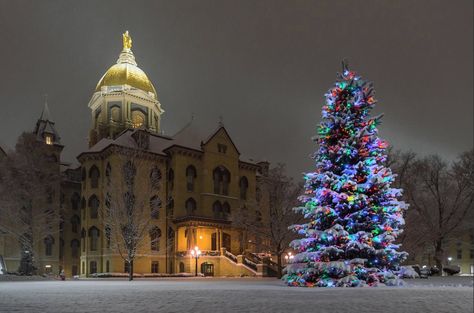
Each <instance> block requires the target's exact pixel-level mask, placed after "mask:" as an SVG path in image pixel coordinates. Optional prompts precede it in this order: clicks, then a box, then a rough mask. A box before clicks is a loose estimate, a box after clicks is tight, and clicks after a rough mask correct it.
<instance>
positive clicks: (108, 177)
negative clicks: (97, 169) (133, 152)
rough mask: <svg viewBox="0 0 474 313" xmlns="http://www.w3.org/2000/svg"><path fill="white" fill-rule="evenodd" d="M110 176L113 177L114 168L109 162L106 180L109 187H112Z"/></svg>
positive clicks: (106, 168)
mask: <svg viewBox="0 0 474 313" xmlns="http://www.w3.org/2000/svg"><path fill="white" fill-rule="evenodd" d="M110 175H112V167H111V166H110V163H109V162H107V166H106V167H105V179H106V180H107V185H110V181H111V180H110Z"/></svg>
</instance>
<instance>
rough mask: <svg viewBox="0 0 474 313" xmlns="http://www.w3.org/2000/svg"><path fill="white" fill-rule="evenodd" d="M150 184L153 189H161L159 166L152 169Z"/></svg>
mask: <svg viewBox="0 0 474 313" xmlns="http://www.w3.org/2000/svg"><path fill="white" fill-rule="evenodd" d="M150 184H151V188H152V190H153V191H158V190H160V184H161V171H160V169H159V168H158V166H154V167H153V168H152V169H151V171H150Z"/></svg>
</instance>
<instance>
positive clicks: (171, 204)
mask: <svg viewBox="0 0 474 313" xmlns="http://www.w3.org/2000/svg"><path fill="white" fill-rule="evenodd" d="M167 207H168V212H167V214H168V217H173V215H174V199H173V197H169V198H168V206H167Z"/></svg>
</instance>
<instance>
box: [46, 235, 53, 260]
mask: <svg viewBox="0 0 474 313" xmlns="http://www.w3.org/2000/svg"><path fill="white" fill-rule="evenodd" d="M53 244H54V238H53V236H51V235H48V236H47V237H46V238H44V248H45V251H44V255H46V256H52V255H53Z"/></svg>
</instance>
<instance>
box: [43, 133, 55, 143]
mask: <svg viewBox="0 0 474 313" xmlns="http://www.w3.org/2000/svg"><path fill="white" fill-rule="evenodd" d="M44 139H45V140H44V141H45V143H46V144H47V145H52V144H53V136H52V135H50V134H46V135H45V137H44Z"/></svg>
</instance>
